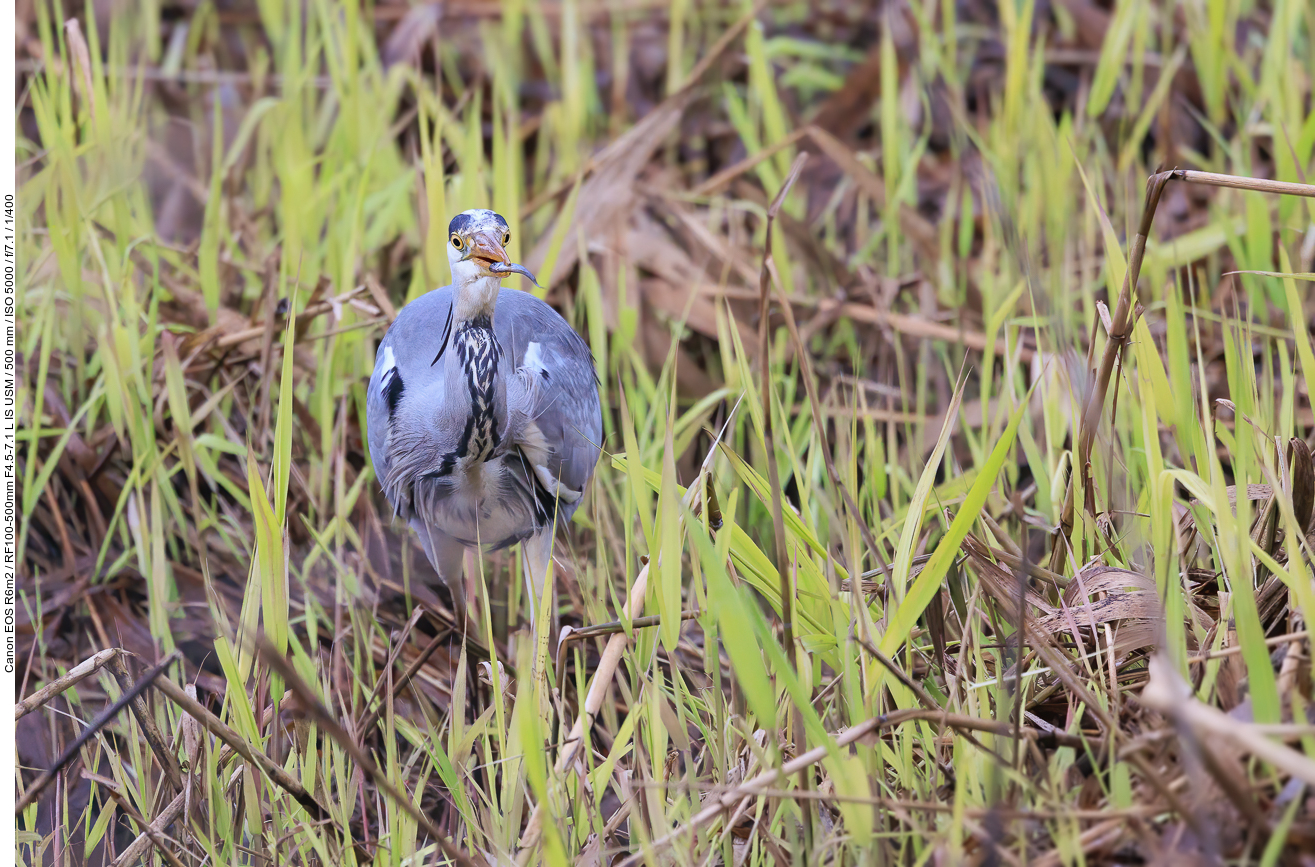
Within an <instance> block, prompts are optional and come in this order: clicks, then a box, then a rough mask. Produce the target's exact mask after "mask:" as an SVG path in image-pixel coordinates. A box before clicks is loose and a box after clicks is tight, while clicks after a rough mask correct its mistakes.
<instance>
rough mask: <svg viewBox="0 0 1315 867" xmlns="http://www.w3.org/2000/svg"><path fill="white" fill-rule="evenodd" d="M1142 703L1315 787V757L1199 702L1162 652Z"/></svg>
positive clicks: (1208, 738) (1202, 737)
mask: <svg viewBox="0 0 1315 867" xmlns="http://www.w3.org/2000/svg"><path fill="white" fill-rule="evenodd" d="M1139 701H1140V702H1141V704H1142V705H1143V706H1145V707H1148V708H1150V709H1151V710H1154V711H1157V712H1158V713H1161V714H1163V715H1164V716H1166V717H1168V718H1169V719H1171V720H1173V721H1174V722H1176V723H1178V724H1179V725H1181V726H1184V727H1185V728H1187V729H1189V730H1190V731H1192V732H1193V733H1195V734H1196V736H1197V737H1198V738H1199V739H1200V740H1202V741H1203V742H1207V743H1208V742H1209V741H1211V740H1214V739H1223V740H1226V741H1228V742H1229V743H1231V744H1232V745H1233V746H1234V747H1236V748H1237V749H1239V750H1242V751H1243V752H1246V753H1250V754H1251V755H1253V756H1256V757H1257V758H1259V759H1262V760H1264V761H1266V762H1268V763H1269V764H1271V765H1273V766H1274V767H1275V768H1281V769H1282V770H1284V771H1286V772H1287V773H1289V774H1291V775H1292V776H1294V777H1296V778H1297V779H1299V780H1301V781H1302V782H1304V783H1305V784H1306V785H1308V786H1315V760H1313V759H1310V758H1308V757H1306V756H1305V755H1304V754H1302V753H1299V752H1297V751H1296V750H1293V749H1289V748H1288V747H1286V746H1283V745H1282V744H1277V743H1274V741H1272V740H1270V739H1269V738H1268V737H1266V736H1265V735H1264V734H1262V733H1261V732H1259V731H1257V730H1256V728H1257V727H1256V726H1253V725H1250V724H1247V723H1243V722H1238V721H1237V720H1235V719H1233V718H1232V717H1230V716H1229V715H1228V714H1226V713H1224V712H1223V711H1221V710H1219V709H1218V708H1213V707H1210V706H1209V705H1207V704H1204V703H1202V702H1200V701H1198V700H1197V699H1196V698H1195V697H1194V696H1193V695H1192V690H1191V689H1190V688H1188V686H1187V684H1185V683H1184V682H1183V680H1182V678H1181V677H1179V676H1178V673H1177V671H1175V670H1174V668H1173V663H1171V662H1170V661H1169V660H1168V659H1167V658H1166V657H1165V656H1164V655H1163V654H1161V653H1157V654H1156V655H1155V656H1153V657H1151V679H1150V682H1148V683H1147V684H1146V687H1145V688H1144V689H1143V690H1142V692H1141V697H1140V699H1139Z"/></svg>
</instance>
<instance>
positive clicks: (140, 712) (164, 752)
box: [110, 654, 183, 792]
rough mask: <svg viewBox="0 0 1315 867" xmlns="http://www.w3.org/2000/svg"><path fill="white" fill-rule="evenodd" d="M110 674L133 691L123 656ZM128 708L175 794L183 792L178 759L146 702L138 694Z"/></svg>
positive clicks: (112, 666) (111, 663) (121, 686)
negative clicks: (166, 741)
mask: <svg viewBox="0 0 1315 867" xmlns="http://www.w3.org/2000/svg"><path fill="white" fill-rule="evenodd" d="M110 673H111V674H113V675H114V679H115V680H117V681H118V682H119V688H120V689H122V690H123V691H124V692H125V693H126V692H131V691H132V690H133V687H134V684H133V682H132V673H131V672H129V671H128V666H127V664H126V663H125V662H124V661H123V654H119V655H117V656H115V657H114V658H113V659H111V660H110ZM128 707H129V708H130V709H131V710H132V715H133V716H134V717H136V718H137V724H138V725H139V726H141V727H142V734H143V735H144V736H145V738H146V743H147V744H149V745H150V747H151V752H153V753H155V758H156V759H157V760H159V762H160V767H162V768H164V776H165V778H166V779H167V780H168V781H169V785H170V786H172V787H173V790H174V791H175V792H181V791H182V790H183V772H182V769H181V768H180V767H179V766H178V757H177V756H176V755H175V754H174V752H173V751H172V750H170V749H169V745H168V744H167V743H165V741H164V735H163V734H162V733H161V732H160V727H159V726H157V725H156V724H155V718H154V717H153V716H151V710H150V708H148V707H147V706H146V700H145V699H143V698H142V696H141V694H140V693H138V694H137V695H135V696H134V697H133V699H132V701H130V702H128Z"/></svg>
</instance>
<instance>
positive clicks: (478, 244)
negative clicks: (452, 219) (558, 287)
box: [466, 232, 542, 288]
mask: <svg viewBox="0 0 1315 867" xmlns="http://www.w3.org/2000/svg"><path fill="white" fill-rule="evenodd" d="M470 241H471V243H470V252H469V254H467V257H466V258H468V259H473V260H475V262H477V263H478V264H479V266H480V269H481V271H483V272H484V273H485V274H487V275H490V276H493V277H507V276H509V275H511V274H520V275H521V276H522V277H525V278H526V279H528V280H529V281H530V282H531V283H533V284H534V285H535V286H538V285H539V282H538V281H537V280H535V279H534V274H532V273H531V272H530V269H529V268H526V267H525V266H524V265H520V264H518V263H516V262H513V261H511V260H510V259H509V258H507V251H506V250H505V249H504V248H503V246H502V242H501V241H499V240H498V238H497V237H495V236H494V234H493V233H492V232H477V233H475V234H474V235H473V236H472V237H471V239H470ZM541 288H542V287H541Z"/></svg>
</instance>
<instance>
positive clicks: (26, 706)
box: [14, 647, 127, 722]
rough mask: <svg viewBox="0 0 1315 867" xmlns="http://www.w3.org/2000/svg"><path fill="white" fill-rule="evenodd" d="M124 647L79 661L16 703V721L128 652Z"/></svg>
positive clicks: (112, 648) (114, 648)
mask: <svg viewBox="0 0 1315 867" xmlns="http://www.w3.org/2000/svg"><path fill="white" fill-rule="evenodd" d="M126 652H127V651H125V650H124V649H123V648H122V647H111V648H109V649H108V650H102V651H99V652H98V653H96V654H95V655H93V656H89V657H87V658H86V659H84V660H82V662H79V663H78V664H77V665H75V666H73V667H72V668H70V669H69V670H68V674H66V675H64V676H63V677H60V678H57V679H55V680H52V681H51V682H50V683H48V684H46V685H45V686H43V687H41V689H39V690H37V691H36V692H34V693H32V694H31V695H29V696H28V697H27V698H25V699H23V700H22V701H20V702H18V703H17V704H16V705H14V721H15V722H17V721H18V720H21V719H22V718H23V717H25V716H27V715H28V714H30V713H31V712H32V711H34V710H36V709H37V708H39V707H41V706H42V705H44V704H45V703H46V702H48V701H50V700H51V699H52V698H54V697H55V696H57V695H59V694H60V693H61V692H63V691H64V690H66V689H68V688H69V687H71V686H76V685H77V684H79V683H81V682H82V681H84V680H86V679H87V678H89V677H91V676H92V675H93V674H95V673H96V672H98V671H100V670H101V669H102V668H104V667H105V666H106V665H107V664H109V662H110V660H112V659H115V658H117V657H118V656H120V655H122V654H124V653H126Z"/></svg>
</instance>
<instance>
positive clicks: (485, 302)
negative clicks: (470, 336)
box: [452, 277, 501, 321]
mask: <svg viewBox="0 0 1315 867" xmlns="http://www.w3.org/2000/svg"><path fill="white" fill-rule="evenodd" d="M456 287H457V291H456V300H455V301H454V302H453V310H452V318H453V319H455V320H457V321H464V320H468V319H475V318H478V317H480V316H487V317H488V318H489V320H490V321H491V320H492V319H493V309H494V308H495V307H496V306H497V303H498V290H499V289H500V288H501V287H500V281H499V279H498V278H497V277H474V278H473V279H467V280H464V281H460V282H458V283H457V284H456Z"/></svg>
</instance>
